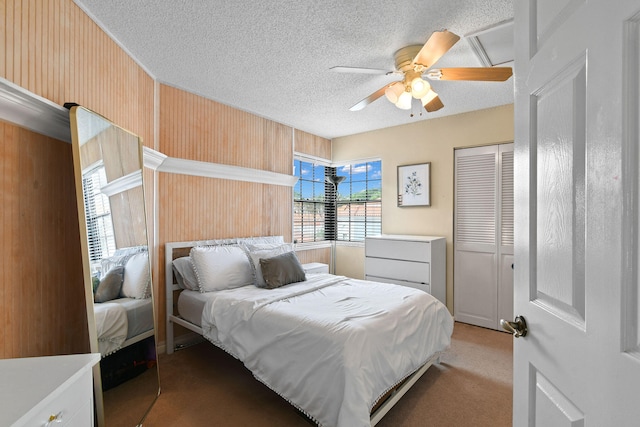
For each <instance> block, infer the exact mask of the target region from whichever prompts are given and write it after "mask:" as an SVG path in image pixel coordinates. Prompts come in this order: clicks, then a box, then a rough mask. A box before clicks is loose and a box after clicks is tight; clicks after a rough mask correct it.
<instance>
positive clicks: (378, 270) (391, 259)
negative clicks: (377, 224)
mask: <svg viewBox="0 0 640 427" xmlns="http://www.w3.org/2000/svg"><path fill="white" fill-rule="evenodd" d="M446 257H447V252H446V239H445V238H444V237H433V236H408V235H384V236H378V237H367V238H366V240H365V265H364V272H365V279H367V280H373V281H376V282H385V283H395V284H397V285H403V286H410V287H412V288H417V289H421V290H423V291H425V292H428V293H430V294H431V295H433V296H434V297H436V298H437V299H439V300H440V301H441V302H442V303H443V304H446V298H447V289H446V288H447V280H446V268H447V267H446Z"/></svg>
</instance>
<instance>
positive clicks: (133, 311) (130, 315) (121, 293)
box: [92, 246, 154, 357]
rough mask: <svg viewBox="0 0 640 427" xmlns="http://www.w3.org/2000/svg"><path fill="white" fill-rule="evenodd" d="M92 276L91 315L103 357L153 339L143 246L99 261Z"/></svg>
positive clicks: (119, 252)
mask: <svg viewBox="0 0 640 427" xmlns="http://www.w3.org/2000/svg"><path fill="white" fill-rule="evenodd" d="M101 265H102V266H104V267H105V268H104V269H102V271H104V273H102V274H98V272H97V271H96V273H94V276H93V277H92V283H93V288H94V294H93V295H94V305H93V311H94V316H95V321H96V331H97V335H98V347H99V349H100V354H102V356H103V357H106V356H109V355H111V354H112V353H115V352H116V351H118V350H120V349H122V348H124V347H127V346H129V345H132V344H135V343H137V342H139V341H141V340H143V339H145V338H148V337H150V336H153V333H154V330H153V327H154V322H153V303H152V300H151V293H150V291H149V284H150V281H149V271H148V265H149V261H148V253H147V249H146V247H144V246H140V247H132V248H123V249H118V250H116V251H115V253H114V255H113V256H111V257H108V258H105V259H103V260H102V261H101Z"/></svg>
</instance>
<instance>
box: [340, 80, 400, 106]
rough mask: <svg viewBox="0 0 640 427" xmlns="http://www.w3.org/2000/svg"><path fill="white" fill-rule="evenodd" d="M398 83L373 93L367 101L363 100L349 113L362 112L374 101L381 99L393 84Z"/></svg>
mask: <svg viewBox="0 0 640 427" xmlns="http://www.w3.org/2000/svg"><path fill="white" fill-rule="evenodd" d="M394 83H396V82H393V83H389V84H388V85H385V86H384V87H381V88H380V89H378V90H377V91H375V92H373V93H372V94H371V95H369V96H367V97H366V98H365V99H363V100H362V101H360V102H358V103H357V104H356V105H354V106H353V107H351V108H349V111H359V110H362V109H363V108H364V107H366V106H367V105H369V104H371V103H372V102H373V101H375V100H376V99H378V98H380V97H381V96H382V95H384V91H385V90H387V88H388V87H389V86H391V85H392V84H394Z"/></svg>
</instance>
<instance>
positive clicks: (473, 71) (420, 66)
mask: <svg viewBox="0 0 640 427" xmlns="http://www.w3.org/2000/svg"><path fill="white" fill-rule="evenodd" d="M458 40H460V36H458V35H456V34H454V33H452V32H450V31H447V30H442V31H434V32H433V34H432V35H431V37H429V40H427V42H426V43H425V44H424V46H421V45H411V46H406V47H403V48H402V49H400V50H398V51H397V52H396V53H395V54H394V59H395V66H396V70H394V71H387V70H379V69H375V68H360V67H344V66H336V67H332V68H330V70H332V71H337V72H342V73H364V74H387V75H391V74H398V75H401V76H402V80H399V81H395V82H393V83H389V84H387V85H385V86H384V87H381V88H380V89H378V90H377V91H375V92H373V93H372V94H371V95H369V96H367V97H366V98H364V99H363V100H362V101H360V102H358V103H357V104H355V105H354V106H353V107H351V108H349V110H351V111H358V110H361V109H363V108H364V107H366V106H367V105H369V104H371V103H372V102H373V101H375V100H376V99H378V98H380V97H381V96H382V95H386V97H387V99H388V100H389V101H391V102H392V103H393V104H395V105H396V107H398V108H401V109H403V110H409V109H410V108H411V104H412V99H413V98H415V99H418V100H420V102H421V103H422V106H423V107H424V108H425V110H427V111H428V112H433V111H438V110H439V109H441V108H442V107H444V104H443V103H442V101H441V100H440V97H439V96H438V94H437V93H436V92H435V91H434V90H433V88H432V87H431V85H430V84H429V82H427V81H426V80H424V79H423V77H427V78H428V79H430V80H467V81H496V82H502V81H505V80H507V79H508V78H509V77H511V75H512V73H513V72H512V70H511V67H475V68H473V67H466V68H440V69H435V68H431V67H432V66H433V65H434V64H435V63H436V62H437V61H438V60H439V59H440V58H441V57H442V56H443V55H444V54H445V53H447V52H448V51H449V49H451V48H452V47H453V45H455V44H456V43H457V42H458Z"/></svg>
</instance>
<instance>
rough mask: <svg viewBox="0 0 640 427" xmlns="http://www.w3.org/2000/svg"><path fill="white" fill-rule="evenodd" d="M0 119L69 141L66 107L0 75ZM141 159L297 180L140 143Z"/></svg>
mask: <svg viewBox="0 0 640 427" xmlns="http://www.w3.org/2000/svg"><path fill="white" fill-rule="evenodd" d="M0 120H4V121H6V122H9V123H13V124H15V125H18V126H21V127H24V128H27V129H29V130H32V131H34V132H37V133H40V134H42V135H46V136H49V137H52V138H56V139H59V140H62V141H65V142H69V143H70V142H71V125H70V121H69V110H67V109H66V108H64V107H62V106H60V105H57V104H55V103H53V102H52V101H50V100H48V99H46V98H42V97H40V96H38V95H36V94H34V93H32V92H29V91H28V90H26V89H24V88H22V87H20V86H17V85H16V84H14V83H12V82H10V81H8V80H6V79H4V78H1V77H0ZM143 159H144V160H143V161H144V165H145V167H148V168H151V169H153V170H156V171H159V172H167V173H178V174H183V175H195V176H203V177H208V178H221V179H230V180H235V181H246V182H258V183H262V184H272V185H281V186H287V187H293V186H294V185H295V184H296V182H297V181H298V178H297V177H295V176H292V175H286V174H282V173H276V172H271V171H265V170H260V169H250V168H243V167H240V166H231V165H223V164H219V163H209V162H201V161H197V160H188V159H178V158H173V157H167V156H166V155H164V154H162V153H160V152H159V151H156V150H154V149H152V148H149V147H143Z"/></svg>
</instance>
